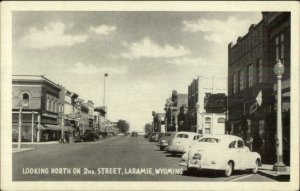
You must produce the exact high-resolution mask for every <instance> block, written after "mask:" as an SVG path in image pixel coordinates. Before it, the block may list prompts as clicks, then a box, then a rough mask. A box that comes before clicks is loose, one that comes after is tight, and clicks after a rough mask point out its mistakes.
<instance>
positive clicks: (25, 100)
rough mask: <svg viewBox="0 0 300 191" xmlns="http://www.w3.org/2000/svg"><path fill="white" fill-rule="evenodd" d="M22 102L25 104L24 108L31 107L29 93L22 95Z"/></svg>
mask: <svg viewBox="0 0 300 191" xmlns="http://www.w3.org/2000/svg"><path fill="white" fill-rule="evenodd" d="M22 102H23V107H28V106H29V95H28V94H27V93H24V94H23V95H22Z"/></svg>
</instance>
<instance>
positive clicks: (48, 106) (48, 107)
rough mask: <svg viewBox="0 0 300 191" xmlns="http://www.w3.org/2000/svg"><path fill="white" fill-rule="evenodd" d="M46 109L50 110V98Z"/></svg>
mask: <svg viewBox="0 0 300 191" xmlns="http://www.w3.org/2000/svg"><path fill="white" fill-rule="evenodd" d="M46 110H47V111H49V110H50V100H49V99H47V101H46Z"/></svg>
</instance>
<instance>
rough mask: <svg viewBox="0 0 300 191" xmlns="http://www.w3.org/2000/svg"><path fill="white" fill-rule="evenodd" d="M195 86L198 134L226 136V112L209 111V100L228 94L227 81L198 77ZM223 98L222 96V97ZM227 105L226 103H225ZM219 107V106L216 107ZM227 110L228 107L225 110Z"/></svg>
mask: <svg viewBox="0 0 300 191" xmlns="http://www.w3.org/2000/svg"><path fill="white" fill-rule="evenodd" d="M224 82H225V83H224ZM195 85H196V86H197V87H196V88H195V90H196V91H195V94H194V95H195V96H196V107H195V109H196V113H197V120H196V122H197V125H196V127H197V132H198V133H199V134H203V135H205V134H225V121H226V120H225V118H226V116H225V112H224V111H213V110H212V109H210V111H208V110H207V108H206V106H207V100H208V97H209V96H210V95H215V94H224V96H225V95H226V93H227V89H226V79H223V78H217V77H201V76H198V78H197V79H196V83H195ZM221 97H222V96H221ZM225 100H226V99H225ZM225 104H226V102H225ZM216 107H217V106H216ZM224 109H226V107H225V108H224Z"/></svg>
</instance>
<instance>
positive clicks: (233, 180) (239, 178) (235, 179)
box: [228, 174, 253, 182]
mask: <svg viewBox="0 0 300 191" xmlns="http://www.w3.org/2000/svg"><path fill="white" fill-rule="evenodd" d="M250 176H253V174H249V175H246V176H242V177H238V178H234V179H231V180H229V181H228V182H235V181H237V180H241V179H244V178H248V177H250Z"/></svg>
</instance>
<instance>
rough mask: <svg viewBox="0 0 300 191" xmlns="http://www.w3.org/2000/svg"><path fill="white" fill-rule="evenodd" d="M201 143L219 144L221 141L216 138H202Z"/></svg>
mask: <svg viewBox="0 0 300 191" xmlns="http://www.w3.org/2000/svg"><path fill="white" fill-rule="evenodd" d="M199 142H206V143H219V142H220V139H216V138H202V139H200V140H199Z"/></svg>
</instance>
